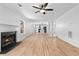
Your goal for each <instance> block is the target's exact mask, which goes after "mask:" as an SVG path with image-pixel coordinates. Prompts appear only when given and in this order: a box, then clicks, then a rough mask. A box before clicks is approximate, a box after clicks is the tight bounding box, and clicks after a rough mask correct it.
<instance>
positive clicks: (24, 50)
mask: <svg viewBox="0 0 79 59" xmlns="http://www.w3.org/2000/svg"><path fill="white" fill-rule="evenodd" d="M6 55H8V56H62V55H63V56H70V55H71V56H72V55H79V49H78V48H76V47H73V46H72V45H70V44H68V43H66V42H64V41H62V40H61V39H59V38H55V37H50V36H49V35H48V34H38V33H37V34H32V35H31V36H29V37H28V38H25V39H24V40H23V41H22V43H21V44H20V45H19V46H17V47H16V48H14V49H13V50H11V51H10V52H8V53H7V54H6Z"/></svg>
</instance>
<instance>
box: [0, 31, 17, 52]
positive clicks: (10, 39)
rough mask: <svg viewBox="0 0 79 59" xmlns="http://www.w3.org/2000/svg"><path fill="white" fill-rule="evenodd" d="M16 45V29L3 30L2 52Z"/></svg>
mask: <svg viewBox="0 0 79 59" xmlns="http://www.w3.org/2000/svg"><path fill="white" fill-rule="evenodd" d="M15 45H16V31H13V32H1V52H7V51H9V50H10V49H11V48H12V47H13V46H15Z"/></svg>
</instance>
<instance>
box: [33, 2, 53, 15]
mask: <svg viewBox="0 0 79 59" xmlns="http://www.w3.org/2000/svg"><path fill="white" fill-rule="evenodd" d="M47 6H48V3H44V4H42V5H40V6H32V7H33V8H36V9H38V11H36V12H35V13H38V12H42V13H43V14H44V15H45V14H46V11H53V10H54V9H48V8H46V7H47Z"/></svg>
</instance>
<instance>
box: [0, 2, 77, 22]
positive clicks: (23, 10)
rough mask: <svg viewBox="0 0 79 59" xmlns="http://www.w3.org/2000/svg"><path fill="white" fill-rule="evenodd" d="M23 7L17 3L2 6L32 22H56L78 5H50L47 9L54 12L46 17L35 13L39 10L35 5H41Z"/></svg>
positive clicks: (25, 5)
mask: <svg viewBox="0 0 79 59" xmlns="http://www.w3.org/2000/svg"><path fill="white" fill-rule="evenodd" d="M21 4H22V7H18V5H17V3H3V4H1V5H3V6H5V7H8V8H9V9H11V10H13V11H15V12H17V13H19V14H22V15H23V16H24V17H27V18H28V19H30V20H31V21H39V20H43V21H45V20H46V21H49V20H52V21H53V20H56V19H57V18H59V17H60V16H62V15H63V14H64V13H66V12H67V11H69V10H71V9H72V8H74V7H75V6H76V5H78V4H77V3H49V4H48V6H47V8H52V9H54V11H47V12H46V15H43V14H42V13H40V12H39V13H34V12H35V11H37V9H35V8H33V7H32V6H33V5H40V4H41V3H21Z"/></svg>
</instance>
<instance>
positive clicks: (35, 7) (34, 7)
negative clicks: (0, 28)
mask: <svg viewBox="0 0 79 59" xmlns="http://www.w3.org/2000/svg"><path fill="white" fill-rule="evenodd" d="M32 7H33V8H36V9H40V8H39V7H36V6H32Z"/></svg>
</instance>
